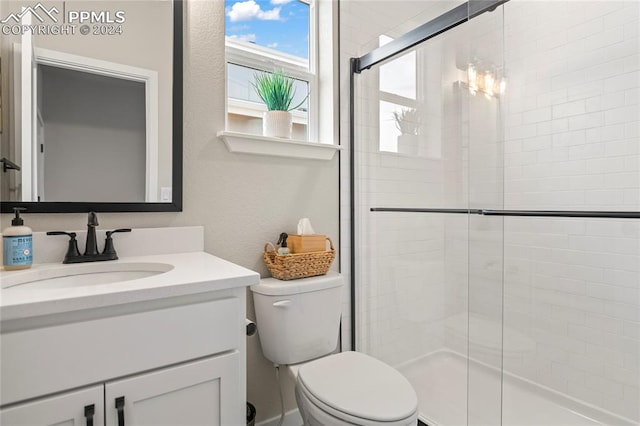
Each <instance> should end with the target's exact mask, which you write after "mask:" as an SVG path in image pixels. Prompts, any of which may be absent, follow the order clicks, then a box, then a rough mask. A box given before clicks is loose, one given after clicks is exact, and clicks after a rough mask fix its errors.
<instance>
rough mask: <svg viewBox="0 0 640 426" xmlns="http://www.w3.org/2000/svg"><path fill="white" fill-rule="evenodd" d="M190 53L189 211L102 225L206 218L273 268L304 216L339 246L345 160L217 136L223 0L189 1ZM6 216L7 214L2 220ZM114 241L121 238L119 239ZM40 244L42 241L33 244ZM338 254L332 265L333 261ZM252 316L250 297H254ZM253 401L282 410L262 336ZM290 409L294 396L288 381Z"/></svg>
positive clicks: (209, 238)
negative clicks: (277, 245) (249, 148)
mask: <svg viewBox="0 0 640 426" xmlns="http://www.w3.org/2000/svg"><path fill="white" fill-rule="evenodd" d="M186 5H187V13H186V18H185V25H186V31H185V56H184V59H185V61H184V63H185V65H184V71H185V84H184V105H185V110H184V120H185V124H184V153H183V159H184V183H183V189H184V211H183V212H182V213H127V214H117V213H114V214H107V213H104V214H99V215H98V216H99V220H100V227H101V228H116V227H132V228H136V227H157V226H160V227H161V226H181V225H203V226H204V229H205V250H206V251H207V252H209V253H212V254H214V255H217V256H220V257H222V258H224V259H227V260H230V261H232V262H235V263H237V264H239V265H242V266H245V267H247V268H250V269H253V270H256V271H259V272H260V273H261V275H263V276H266V275H267V270H266V268H265V266H264V265H263V262H262V248H263V246H264V243H265V242H266V241H274V239H275V238H276V237H277V235H278V234H279V233H280V232H281V231H294V230H295V225H296V223H297V221H298V219H299V218H300V217H309V218H310V219H311V221H312V222H313V225H314V229H316V230H317V231H318V232H323V233H326V234H327V235H329V236H331V237H332V238H333V239H334V241H336V244H338V242H337V240H338V229H339V226H338V158H337V156H336V158H334V159H333V160H331V161H311V160H309V161H306V160H296V159H285V158H275V157H274V158H272V157H259V156H250V155H241V154H231V153H229V152H228V151H227V150H226V148H225V147H224V144H223V143H222V141H220V140H218V139H217V138H216V136H215V134H216V132H217V131H219V130H221V129H223V127H224V121H225V117H224V85H225V79H224V72H225V64H224V61H223V59H222V58H224V15H223V13H224V3H223V2H219V1H214V2H211V1H198V0H192V1H188V2H186ZM9 219H10V216H9V215H3V216H2V227H5V226H7V223H8V220H9ZM24 219H25V223H26V224H28V225H29V226H31V227H32V228H33V229H34V230H38V231H46V230H72V229H82V228H83V227H84V226H85V224H86V219H87V218H86V215H85V214H29V213H28V212H27V213H26V214H25V215H24ZM116 244H117V242H116ZM34 249H35V250H38V248H37V247H34ZM337 267H338V262H335V263H334V269H336V268H337ZM247 302H248V305H247V308H248V311H249V316H250V317H252V316H253V302H252V299H251V297H250V296H248V297H247ZM247 346H248V348H247V349H248V360H247V361H248V362H247V367H248V372H247V377H248V399H249V400H250V401H251V402H253V403H254V405H256V407H257V409H258V420H259V421H260V420H262V419H265V418H270V417H274V416H276V415H277V414H278V413H279V402H278V393H277V387H276V382H275V375H274V371H273V367H272V366H271V365H270V364H269V362H268V361H266V360H265V359H264V357H262V353H261V350H260V347H259V343H258V338H255V337H254V338H249V339H248V345H247ZM285 398H286V400H287V403H286V407H287V410H289V409H293V408H294V407H295V406H296V404H295V401H294V397H293V391H292V383H291V382H289V381H287V383H286V386H285Z"/></svg>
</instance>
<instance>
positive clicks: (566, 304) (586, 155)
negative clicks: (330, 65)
mask: <svg viewBox="0 0 640 426" xmlns="http://www.w3.org/2000/svg"><path fill="white" fill-rule="evenodd" d="M346 3H350V2H346ZM371 3H372V4H371V6H369V7H372V8H375V7H380V2H371ZM402 3H403V2H397V3H396V2H393V1H388V2H385V3H384V4H385V5H386V6H385V7H388V8H389V14H393V13H398V12H397V11H394V10H393V9H394V8H400V7H402V6H401V4H402ZM405 3H406V2H405ZM418 3H419V2H416V3H415V4H418ZM426 3H427V2H423V4H426ZM432 3H433V4H432V5H430V6H429V7H430V8H429V9H428V10H427V9H425V10H421V11H416V12H415V13H411V12H407V14H406V15H407V16H411V17H412V18H415V16H421V17H425V19H424V20H423V21H422V22H423V24H422V25H420V26H417V27H416V28H415V29H414V30H412V31H409V32H404V33H398V31H389V32H384V33H379V34H377V35H376V37H375V40H373V41H371V42H370V43H369V44H367V45H366V46H365V47H366V50H364V51H363V52H361V54H360V56H359V57H357V58H353V59H352V60H351V67H352V69H351V127H350V131H351V133H352V134H351V146H350V149H351V153H350V155H351V170H352V177H351V193H352V195H353V196H352V205H351V224H352V241H351V245H352V247H353V248H354V249H353V253H354V255H353V259H352V312H353V318H352V321H353V324H352V329H353V331H352V345H353V347H354V348H355V349H356V350H358V351H362V352H365V353H368V354H370V355H372V356H375V357H377V358H379V359H381V360H383V361H385V362H387V363H389V364H390V365H393V366H395V367H396V368H397V369H398V370H399V371H401V372H402V373H403V374H404V375H405V376H406V377H407V378H408V379H409V381H410V382H411V383H412V384H413V385H414V387H415V389H416V391H417V393H418V397H419V404H420V419H421V421H422V422H423V423H425V424H428V425H429V426H454V425H455V426H458V425H491V426H495V425H509V426H511V425H529V426H546V425H558V426H570V425H580V426H582V425H600V424H605V425H638V424H640V408H639V406H640V154H639V152H640V136H639V134H638V127H639V126H638V122H639V121H640V108H639V105H638V98H639V94H640V71H639V70H640V56H639V55H640V48H639V35H638V28H639V27H640V22H639V19H640V3H639V2H637V1H530V0H510V1H474V0H471V1H469V2H462V1H458V2H455V1H449V2H432ZM341 7H346V8H347V9H348V10H346V12H345V13H348V12H350V11H351V12H352V13H356V10H355V8H356V7H357V5H356V4H347V5H345V6H341ZM349 8H352V9H353V10H349ZM418 12H420V13H418ZM358 13H359V12H358ZM362 19H364V18H362Z"/></svg>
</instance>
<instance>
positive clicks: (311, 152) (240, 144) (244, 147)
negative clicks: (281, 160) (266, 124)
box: [218, 131, 342, 160]
mask: <svg viewBox="0 0 640 426" xmlns="http://www.w3.org/2000/svg"><path fill="white" fill-rule="evenodd" d="M218 137H219V138H220V139H222V141H223V142H224V144H225V146H226V147H227V149H228V150H229V152H233V153H241V154H254V155H266V156H271V157H288V158H304V159H310V160H331V159H332V158H333V156H334V155H335V153H336V152H337V151H339V150H341V149H342V146H340V145H333V144H327V143H317V142H307V141H301V140H295V139H282V138H272V137H266V136H260V135H250V134H246V133H238V132H228V131H220V132H218Z"/></svg>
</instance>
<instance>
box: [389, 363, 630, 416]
mask: <svg viewBox="0 0 640 426" xmlns="http://www.w3.org/2000/svg"><path fill="white" fill-rule="evenodd" d="M471 366H472V367H471V372H472V373H471V374H470V375H469V382H470V383H469V386H470V389H471V390H472V391H471V394H472V398H474V399H472V401H471V404H470V410H469V411H470V413H469V423H468V424H469V425H474V426H476V425H477V426H479V425H487V426H496V425H498V424H500V417H501V416H502V422H501V423H502V425H504V426H593V425H608V426H614V425H615V426H629V425H638V423H637V422H633V421H631V420H628V419H624V418H621V417H618V416H615V415H613V414H610V413H608V412H605V411H602V410H599V409H598V408H596V407H594V406H591V405H587V404H585V403H581V402H580V401H578V400H575V399H573V398H570V397H568V396H566V395H563V394H560V393H558V392H554V391H552V390H550V389H547V388H544V387H542V386H539V385H536V384H533V383H531V382H529V381H526V380H523V379H519V378H517V377H513V376H510V375H505V376H504V401H503V406H502V407H501V405H500V392H501V386H500V380H501V377H500V372H499V371H497V370H495V369H492V368H490V367H487V366H484V365H482V364H479V363H476V362H473V361H472V364H471ZM397 368H398V370H399V371H400V372H401V373H402V374H404V375H405V377H407V379H408V380H409V381H410V382H411V384H412V385H413V386H414V388H415V389H416V392H417V393H418V402H419V406H420V420H421V421H422V422H424V423H426V424H427V425H429V426H463V425H467V409H466V407H467V358H466V357H465V356H462V355H460V354H458V353H455V352H451V351H447V350H443V351H438V352H433V353H431V354H429V355H426V356H424V357H422V358H418V359H416V360H413V361H410V362H408V363H405V364H402V365H400V366H398V367H397ZM501 410H502V413H501V412H500V411H501Z"/></svg>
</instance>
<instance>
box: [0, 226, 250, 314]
mask: <svg viewBox="0 0 640 426" xmlns="http://www.w3.org/2000/svg"><path fill="white" fill-rule="evenodd" d="M37 234H42V233H37ZM201 235H202V228H201V227H187V228H156V229H144V230H134V232H132V233H131V234H128V235H126V237H127V238H128V241H120V242H119V246H118V245H117V246H116V249H117V250H118V253H119V254H120V256H121V258H120V259H119V260H115V261H108V262H89V263H82V264H73V265H63V264H62V263H59V262H61V261H62V257H59V258H60V261H59V262H56V263H48V262H47V263H39V264H34V265H33V266H32V267H31V268H30V269H26V270H19V271H0V284H1V286H2V287H3V288H2V289H1V290H0V320H2V321H7V320H16V319H25V318H31V317H36V316H42V315H51V314H61V313H66V312H71V311H78V310H86V309H96V308H104V307H109V306H114V305H121V304H127V303H136V302H145V301H154V300H159V299H166V298H172V297H179V296H187V295H193V294H198V293H207V292H212V291H222V290H228V289H232V288H238V287H247V286H251V285H254V284H258V283H259V282H260V275H259V274H258V273H257V272H254V271H251V270H249V269H247V268H244V267H242V266H238V265H236V264H233V263H231V262H228V261H226V260H223V259H220V258H218V257H215V256H213V255H210V254H208V253H205V252H204V251H203V243H202V237H201ZM34 239H40V240H42V244H41V245H40V248H41V249H42V248H43V247H42V246H43V245H44V244H55V245H56V250H57V251H60V250H58V247H57V246H62V247H63V248H64V247H66V241H65V240H58V241H56V240H53V239H51V238H50V237H49V238H48V239H47V238H46V237H44V236H42V235H36V233H34ZM123 240H124V239H123ZM160 243H162V244H160ZM35 247H36V250H37V249H38V248H37V247H38V246H35ZM169 247H172V248H173V249H176V248H178V249H182V250H183V251H184V252H180V253H167V252H166V251H168V250H170V249H169ZM134 249H136V250H137V252H138V253H140V252H141V251H146V253H145V255H142V256H132V255H129V254H130V253H131V252H132V251H133V250H134ZM51 251H52V250H51V249H50V247H47V248H46V252H47V253H50V252H51ZM62 251H63V250H62ZM81 251H82V249H81ZM62 254H63V253H60V254H59V253H57V252H56V254H55V258H56V259H57V258H58V256H62ZM47 256H49V255H48V254H47ZM41 259H43V257H41ZM49 259H51V257H49ZM49 259H47V260H49ZM123 263H138V264H141V263H152V264H169V265H171V266H172V267H173V268H172V269H171V270H169V271H167V272H162V273H160V274H157V275H153V276H149V277H145V278H138V279H132V280H128V281H119V282H111V283H107V284H91V285H82V286H74V287H65V288H47V287H46V286H45V285H41V286H38V287H37V288H30V286H29V285H24V286H23V285H15V286H11V284H12V282H15V281H16V279H18V280H19V279H20V276H21V275H34V274H35V275H37V276H42V277H43V278H45V277H46V276H47V275H50V274H51V273H54V275H55V274H56V273H57V272H58V271H62V270H64V269H65V268H78V267H79V265H86V268H91V267H92V265H96V266H97V267H99V265H101V264H109V265H117V264H123ZM14 277H15V278H14Z"/></svg>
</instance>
